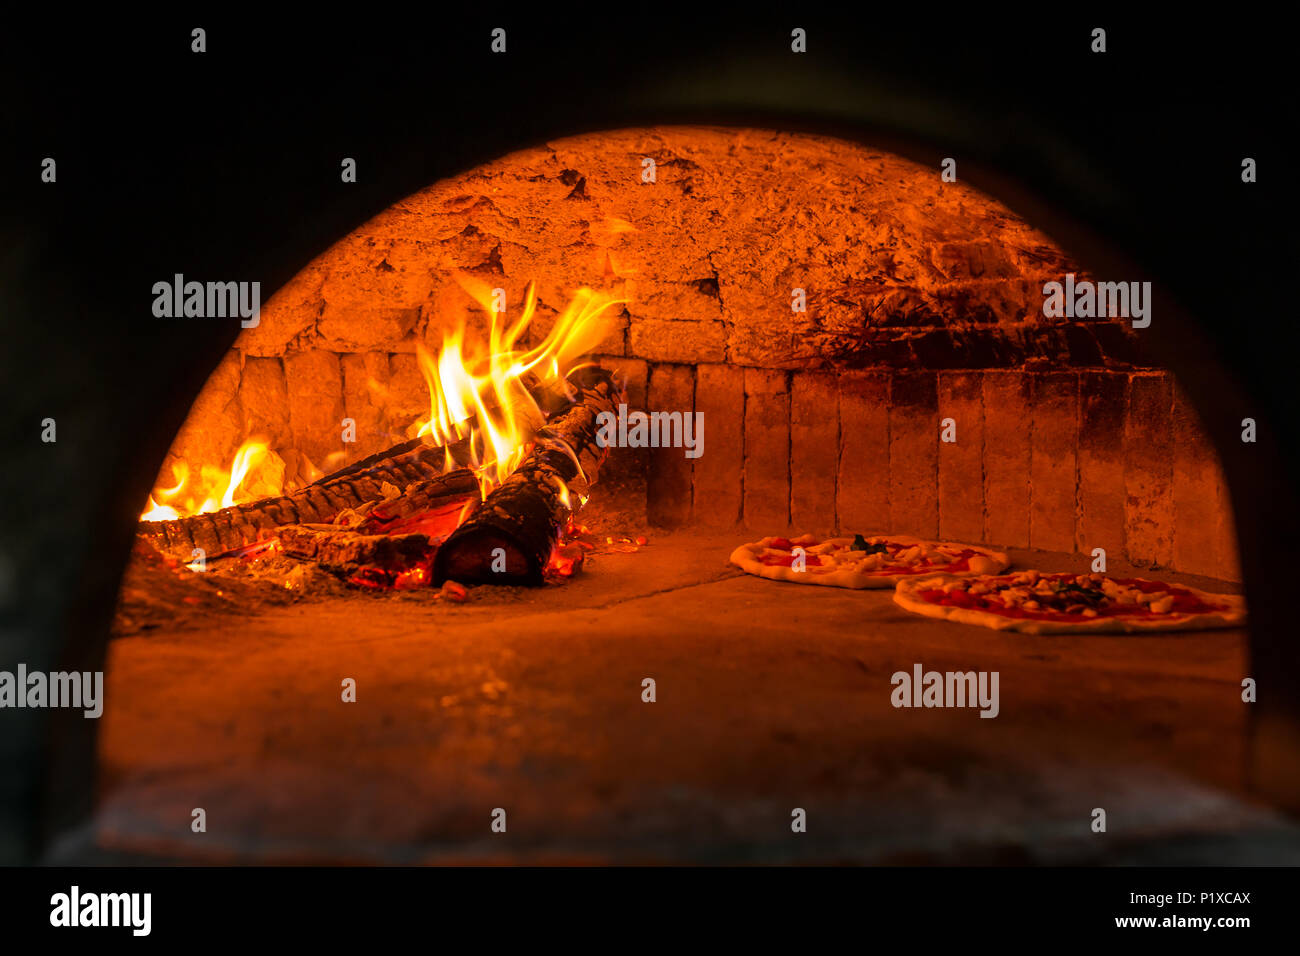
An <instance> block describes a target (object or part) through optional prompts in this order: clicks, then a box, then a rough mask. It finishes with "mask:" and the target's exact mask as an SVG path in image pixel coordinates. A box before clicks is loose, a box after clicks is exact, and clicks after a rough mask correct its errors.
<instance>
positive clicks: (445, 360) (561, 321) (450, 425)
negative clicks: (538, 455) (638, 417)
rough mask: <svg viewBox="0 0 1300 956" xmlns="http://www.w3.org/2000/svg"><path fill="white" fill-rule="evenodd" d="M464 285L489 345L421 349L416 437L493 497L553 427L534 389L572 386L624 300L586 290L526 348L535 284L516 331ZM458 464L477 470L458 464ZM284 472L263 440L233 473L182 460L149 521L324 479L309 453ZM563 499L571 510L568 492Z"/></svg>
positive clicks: (450, 342)
mask: <svg viewBox="0 0 1300 956" xmlns="http://www.w3.org/2000/svg"><path fill="white" fill-rule="evenodd" d="M456 279H457V281H458V282H459V283H460V285H461V287H462V288H463V289H464V290H465V291H466V292H467V293H468V294H469V296H470V297H471V298H472V299H473V300H474V301H475V302H477V303H478V304H479V306H480V307H481V308H483V309H484V310H485V311H486V312H487V314H488V316H489V320H490V321H489V327H488V335H487V341H486V342H484V341H481V340H473V339H470V338H469V337H467V335H466V328H465V323H464V322H463V321H462V322H461V323H460V324H459V325H457V326H456V327H454V328H453V329H451V330H450V331H448V332H447V333H445V334H444V336H443V342H442V348H441V349H440V350H439V352H438V355H437V356H436V357H435V356H433V355H431V354H430V353H429V352H428V351H427V350H425V349H424V348H423V347H420V348H418V349H417V359H418V362H419V366H420V371H421V373H422V374H423V375H424V378H425V381H426V382H427V384H428V386H429V417H428V418H427V419H423V418H422V419H420V420H419V421H417V422H416V423H415V425H414V426H412V428H413V432H414V434H417V435H420V436H428V437H429V438H430V439H431V440H432V441H433V442H434V443H435V444H438V445H442V446H445V451H444V456H443V457H444V465H445V467H446V469H447V470H448V471H451V470H453V469H455V468H457V467H462V466H467V467H469V468H470V469H471V470H472V471H473V472H474V474H475V476H476V477H477V479H478V482H479V491H480V494H481V495H482V496H483V497H486V496H487V494H488V492H489V491H491V490H492V489H493V488H495V487H496V486H498V485H499V484H500V483H501V482H503V481H505V479H506V478H507V477H509V475H510V474H511V472H513V471H514V470H515V469H516V468H517V467H518V466H519V464H520V462H521V461H522V460H523V458H524V456H525V455H527V454H528V450H529V448H530V443H531V442H532V440H533V437H534V435H535V434H536V431H537V429H538V428H539V427H540V426H541V425H542V423H543V422H544V416H543V415H542V412H541V410H540V409H539V408H538V406H537V403H536V401H535V400H534V399H533V396H532V394H531V393H530V391H529V389H530V388H533V387H537V386H541V387H546V386H559V387H566V386H565V382H564V379H565V377H566V376H567V375H568V374H569V373H570V372H572V371H573V370H574V369H575V368H577V367H579V364H580V363H581V360H582V359H583V357H584V356H585V355H586V354H587V353H588V352H590V351H592V350H593V349H595V348H596V346H597V345H599V344H600V342H601V340H602V339H604V337H605V335H606V333H607V332H608V329H609V321H608V318H607V317H606V316H605V312H606V311H607V310H608V309H609V308H610V306H613V305H616V304H621V303H622V302H623V301H624V300H622V299H614V298H611V297H610V296H608V295H605V294H603V293H597V292H593V291H592V290H591V289H585V288H584V289H579V290H578V291H577V292H576V293H575V294H574V297H573V300H572V301H571V302H570V303H569V305H568V307H567V308H566V309H565V310H564V311H563V312H562V313H561V314H560V315H559V316H558V317H557V318H556V320H555V324H554V325H553V326H552V327H551V330H550V332H549V333H548V334H547V335H546V336H545V337H544V338H543V339H542V341H541V343H540V344H538V345H536V346H535V347H533V348H524V347H522V346H521V345H520V344H519V343H520V339H521V338H522V337H523V336H524V333H525V332H526V331H527V330H528V329H529V328H530V327H531V324H532V322H533V319H534V317H535V315H536V312H537V293H536V290H535V288H534V287H533V285H532V284H531V283H530V284H529V286H528V288H527V290H526V292H525V293H524V300H523V305H522V308H521V310H520V314H519V317H518V319H517V320H516V321H514V322H513V323H509V322H507V321H506V319H505V315H504V310H503V309H502V308H500V306H501V302H500V301H499V299H498V292H497V290H494V289H492V288H490V287H489V286H488V285H487V284H486V283H484V282H481V281H479V280H477V279H474V278H472V277H470V276H466V275H457V276H456ZM370 385H371V388H372V390H374V391H375V392H376V394H381V393H382V392H383V387H382V386H381V385H379V383H376V382H373V381H372V382H370ZM566 391H568V389H567V388H566ZM408 434H411V432H408ZM458 442H464V444H465V446H467V450H466V448H462V449H461V451H460V452H459V453H458V455H453V449H452V446H453V445H454V444H456V443H458ZM342 457H343V455H342V453H341V452H339V453H334V454H332V455H330V456H328V457H327V458H326V459H325V462H324V464H325V465H327V466H328V467H331V468H332V467H335V465H336V464H338V463H340V462H339V461H336V459H340V460H341V458H342ZM457 457H460V458H468V461H467V462H461V463H458V462H457ZM284 470H285V463H284V461H283V460H282V459H281V458H280V457H279V455H277V454H276V453H275V452H274V451H272V450H271V449H270V445H269V444H268V443H267V442H266V441H265V440H263V439H261V438H250V439H248V440H247V441H245V442H244V443H243V444H242V445H241V446H240V447H239V450H238V451H237V452H236V453H235V456H234V458H233V460H232V461H231V463H230V466H229V467H228V468H221V467H219V466H217V465H213V464H204V465H202V466H199V468H198V474H197V475H195V474H193V473H192V471H191V468H190V466H189V465H188V464H187V463H186V462H185V461H183V460H182V461H178V462H176V463H175V464H173V465H172V468H171V473H172V474H171V479H170V480H171V482H173V484H169V485H162V484H159V485H156V486H155V487H154V489H153V493H152V494H151V495H150V496H149V500H148V503H147V505H146V507H145V510H144V513H143V514H141V515H140V519H141V520H142V521H166V520H169V519H174V518H179V517H183V516H186V515H194V514H205V513H208V512H212V511H217V510H219V509H221V508H228V507H230V506H231V505H235V504H241V503H243V502H245V501H250V500H254V499H256V498H260V497H265V496H268V495H276V494H282V493H283V492H284V491H285V490H291V489H292V488H294V487H296V486H298V485H301V484H308V483H310V482H312V481H314V480H316V479H318V478H320V477H321V476H322V474H323V472H322V471H321V470H320V469H319V468H318V467H316V465H315V463H313V462H312V461H311V460H310V459H308V458H307V456H306V455H303V454H301V453H299V455H298V466H297V469H296V472H295V473H296V480H295V481H291V482H289V483H288V484H287V485H286V483H285V481H284V478H285V475H284ZM161 480H162V479H161V476H160V481H161ZM561 493H562V495H563V497H564V499H565V502H566V503H567V502H568V489H567V488H565V489H563V490H562V492H561Z"/></svg>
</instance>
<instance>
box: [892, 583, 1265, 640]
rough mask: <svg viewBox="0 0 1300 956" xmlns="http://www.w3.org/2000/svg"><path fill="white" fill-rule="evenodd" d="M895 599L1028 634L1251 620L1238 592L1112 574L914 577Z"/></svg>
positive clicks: (933, 613) (920, 610)
mask: <svg viewBox="0 0 1300 956" xmlns="http://www.w3.org/2000/svg"><path fill="white" fill-rule="evenodd" d="M894 601H895V602H896V603H898V604H899V605H901V606H902V607H905V608H906V609H907V610H909V611H914V612H916V613H917V614H924V615H926V616H927V617H938V618H944V619H945V620H949V621H959V622H961V623H963V624H976V625H979V626H981V627H991V628H994V629H995V630H999V631H1023V632H1025V633H1027V634H1062V633H1069V632H1072V631H1073V632H1085V633H1106V632H1142V631H1184V630H1193V629H1197V630H1199V629H1203V628H1210V627H1234V626H1236V625H1239V624H1242V623H1243V622H1244V621H1245V620H1246V602H1245V600H1244V599H1243V598H1241V597H1240V596H1238V595H1236V594H1211V593H1209V592H1207V591H1200V590H1197V589H1196V588H1192V587H1187V586H1185V585H1181V584H1170V583H1167V582H1164V581H1148V580H1146V579H1145V578H1120V577H1109V576H1107V575H1105V574H1041V573H1039V572H1038V571H1022V572H1020V573H1018V574H1001V575H979V576H976V577H965V578H958V577H949V576H940V577H923V578H913V579H911V580H907V581H901V582H900V583H899V585H898V587H897V589H896V590H895V591H894Z"/></svg>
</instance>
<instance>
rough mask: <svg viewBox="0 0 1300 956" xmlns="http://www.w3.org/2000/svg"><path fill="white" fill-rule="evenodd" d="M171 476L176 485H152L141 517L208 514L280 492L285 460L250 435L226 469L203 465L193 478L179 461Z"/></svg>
mask: <svg viewBox="0 0 1300 956" xmlns="http://www.w3.org/2000/svg"><path fill="white" fill-rule="evenodd" d="M172 478H173V480H174V481H175V482H176V484H175V485H172V486H171V487H165V486H161V485H160V486H158V487H156V488H154V490H153V493H152V494H150V495H149V502H148V504H147V505H146V506H145V510H144V513H143V514H141V515H140V520H141V521H169V520H171V519H174V518H180V517H183V516H186V515H197V514H207V513H208V512H212V511H219V510H221V509H222V508H229V507H230V506H231V505H234V504H240V503H242V502H244V501H251V500H254V499H257V498H264V497H267V496H268V495H276V494H279V493H280V491H281V489H282V488H283V486H284V480H283V479H284V462H283V461H282V460H281V459H280V456H279V455H277V454H276V453H275V452H273V451H271V447H270V445H269V444H268V443H267V442H266V441H265V440H263V439H260V438H251V439H249V440H248V441H246V442H244V443H243V444H242V445H240V446H239V450H238V451H236V452H235V457H234V459H233V461H232V462H231V464H230V468H229V469H228V470H223V469H221V468H218V467H216V466H213V465H204V466H203V467H202V468H200V469H199V475H198V477H197V478H194V476H193V475H192V474H191V473H190V468H189V465H187V464H186V463H185V462H184V461H178V462H176V463H175V464H173V465H172Z"/></svg>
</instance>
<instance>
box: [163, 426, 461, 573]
mask: <svg viewBox="0 0 1300 956" xmlns="http://www.w3.org/2000/svg"><path fill="white" fill-rule="evenodd" d="M448 451H450V453H451V456H452V459H453V461H456V462H457V463H463V462H464V461H466V460H468V457H469V447H468V443H467V442H460V443H457V444H455V445H451V446H449V447H448V448H443V447H440V446H435V445H431V444H428V443H426V442H425V441H424V439H420V438H417V439H414V440H412V441H408V442H403V443H402V444H400V445H396V446H394V447H393V448H390V449H389V450H388V451H386V452H382V453H381V454H378V455H373V456H371V457H370V458H367V459H365V460H363V461H359V462H356V463H355V464H353V465H351V466H349V467H347V468H344V469H343V470H341V471H337V472H334V473H333V474H330V475H326V476H325V477H324V478H321V479H319V480H318V481H316V482H314V483H312V484H310V485H308V486H307V487H306V488H301V489H299V490H297V491H294V492H291V493H289V494H287V495H282V496H280V497H278V498H264V499H262V500H261V501H253V502H249V503H247V504H242V505H234V506H232V507H229V508H223V509H222V510H220V511H214V512H211V513H209V514H201V515H191V516H189V517H187V518H177V519H175V520H172V521H147V522H142V523H141V525H140V534H141V535H142V536H144V537H145V538H147V539H149V540H151V541H152V542H153V543H154V544H155V545H156V546H157V547H158V548H159V550H162V551H164V552H167V553H170V554H173V555H176V556H180V557H185V558H189V556H190V554H191V552H192V551H193V550H194V549H195V548H202V549H203V550H204V552H205V553H207V554H209V555H216V554H220V553H221V552H223V551H233V550H234V549H236V548H241V547H244V546H245V545H249V544H253V543H255V542H257V541H261V540H264V539H266V538H271V537H274V536H275V534H276V532H277V530H278V529H280V528H282V527H284V526H285V525H294V524H316V523H325V522H328V521H331V520H332V519H334V518H335V517H336V516H337V515H338V514H339V513H340V512H342V511H345V510H347V509H349V508H359V507H361V506H362V505H365V504H366V503H368V502H378V501H382V500H383V499H384V498H385V488H384V486H385V484H387V485H391V486H393V487H395V488H397V489H399V490H403V489H404V490H406V491H408V492H409V491H414V490H422V492H423V494H424V495H425V497H426V499H428V500H432V499H433V498H437V497H450V496H454V495H458V494H472V493H475V492H477V489H478V485H477V483H476V482H475V480H474V477H473V475H471V474H470V473H469V472H468V471H465V470H463V469H458V470H456V471H452V472H449V473H447V474H445V475H444V474H443V470H444V469H445V468H446V460H447V453H448Z"/></svg>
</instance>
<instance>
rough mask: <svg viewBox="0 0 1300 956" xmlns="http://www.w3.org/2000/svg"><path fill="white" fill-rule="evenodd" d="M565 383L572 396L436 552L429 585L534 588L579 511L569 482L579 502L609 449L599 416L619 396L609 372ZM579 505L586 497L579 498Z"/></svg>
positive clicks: (587, 372)
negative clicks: (601, 440)
mask: <svg viewBox="0 0 1300 956" xmlns="http://www.w3.org/2000/svg"><path fill="white" fill-rule="evenodd" d="M569 384H570V385H571V386H572V387H573V388H574V389H575V390H576V392H577V397H576V398H575V400H574V402H573V404H572V405H571V406H570V407H569V409H568V410H567V411H565V412H564V413H563V414H561V415H559V416H558V417H556V418H555V419H553V420H552V421H550V422H549V423H547V425H546V426H545V427H544V428H542V429H541V430H540V431H539V432H538V434H537V436H536V440H535V442H534V445H533V450H532V451H531V452H530V453H529V455H528V457H527V458H525V459H524V461H523V462H522V463H521V464H520V466H519V467H518V468H517V469H516V470H515V471H514V473H513V474H511V475H510V476H509V477H508V478H506V480H505V481H504V482H502V484H501V485H500V486H498V487H497V488H496V489H494V490H493V491H492V492H491V493H489V494H488V496H487V498H486V499H485V500H484V501H483V503H482V504H481V505H479V506H478V508H477V509H476V510H475V511H474V512H473V514H471V515H470V516H469V518H468V519H467V520H466V521H465V523H464V524H462V525H461V526H460V527H459V528H457V529H456V531H454V532H453V533H452V534H451V536H450V537H449V538H447V540H446V541H445V542H444V543H443V545H442V547H440V548H439V549H438V553H437V556H436V558H435V559H434V563H433V583H434V584H441V583H443V582H444V581H448V580H451V581H458V582H459V583H461V584H525V585H539V584H541V583H542V582H543V573H544V571H545V569H546V566H547V564H548V562H549V561H550V559H551V555H552V553H553V551H554V550H555V545H556V542H557V541H558V539H559V536H560V532H561V530H562V529H563V528H564V527H565V525H566V524H567V522H568V520H569V518H570V516H571V515H572V514H573V512H574V511H575V510H577V509H576V508H575V507H574V505H573V503H572V500H571V497H570V495H571V493H573V489H572V488H571V485H572V483H574V482H575V481H580V483H581V484H582V485H583V486H582V487H581V488H579V489H578V491H577V492H576V493H578V494H579V495H580V496H585V494H586V492H587V486H590V485H592V484H594V483H595V480H596V474H597V472H598V471H599V470H600V466H601V465H602V464H603V463H604V460H605V457H606V455H607V454H608V449H606V448H603V447H601V446H600V445H599V443H598V442H597V441H596V435H597V432H598V430H599V422H598V418H597V416H599V415H600V414H601V413H602V412H606V413H609V414H611V415H612V414H613V413H614V408H615V406H616V404H617V402H618V398H619V389H618V387H617V386H616V385H615V384H614V381H613V378H612V376H611V375H610V373H609V372H608V371H607V370H605V369H601V368H597V367H587V368H582V369H579V370H577V371H575V372H574V373H573V374H572V375H571V376H570V377H569ZM584 500H585V498H584Z"/></svg>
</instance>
